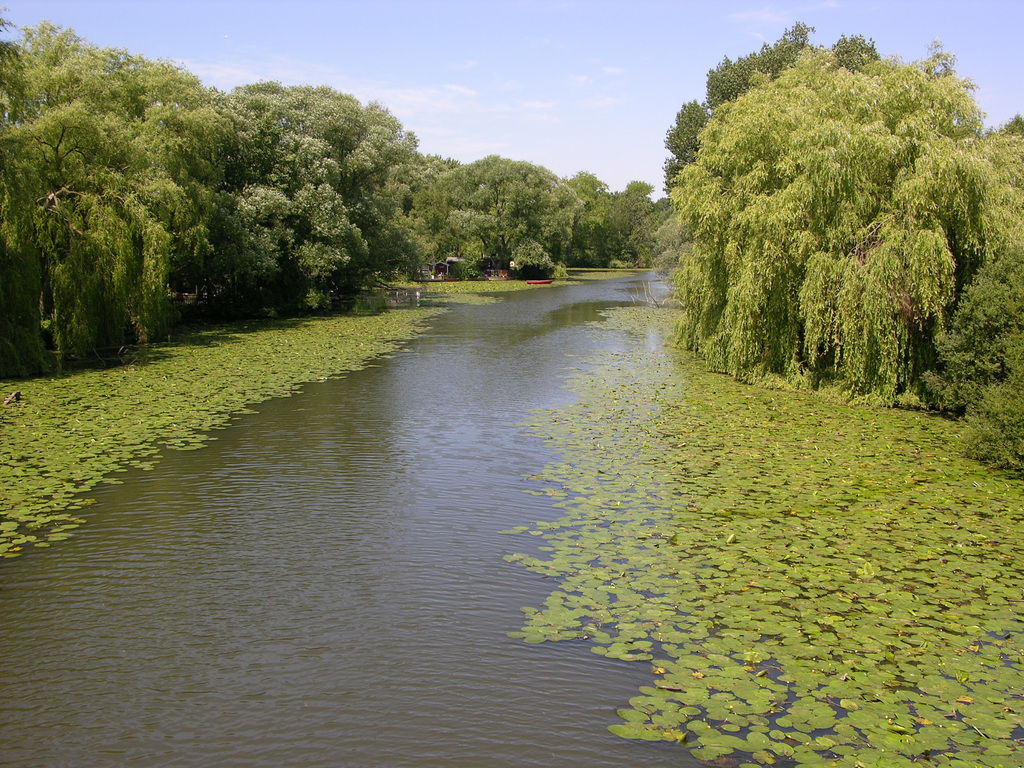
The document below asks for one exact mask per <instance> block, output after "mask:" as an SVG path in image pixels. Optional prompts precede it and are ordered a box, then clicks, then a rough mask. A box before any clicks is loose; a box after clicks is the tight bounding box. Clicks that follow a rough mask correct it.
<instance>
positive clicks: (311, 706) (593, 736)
mask: <svg viewBox="0 0 1024 768" xmlns="http://www.w3.org/2000/svg"><path fill="white" fill-rule="evenodd" d="M638 281H639V278H622V279H617V280H614V281H606V282H600V283H592V284H576V285H568V286H564V287H552V288H540V289H537V290H531V291H527V292H522V293H514V294H509V295H508V296H507V298H505V299H504V300H503V301H502V302H501V303H499V304H494V305H488V306H482V307H479V306H469V307H459V308H457V309H455V310H453V311H452V312H450V313H448V314H446V315H444V316H442V317H440V318H438V319H437V320H435V321H434V323H433V325H432V327H431V329H430V330H429V331H428V332H427V333H425V334H424V335H422V336H420V337H419V338H417V339H416V340H415V341H413V342H412V343H411V344H410V345H409V347H408V349H407V350H406V351H404V352H401V353H398V354H397V355H395V356H394V357H392V358H390V359H385V360H381V361H379V364H378V365H376V366H375V367H371V368H368V369H366V370H363V371H360V372H357V373H355V374H352V375H349V376H348V377H346V378H343V379H337V380H332V381H328V382H324V383H320V384H313V385H310V386H308V387H307V388H306V389H305V390H304V391H303V392H302V393H301V394H299V395H296V396H294V397H290V398H284V399H280V400H274V401H270V402H267V403H264V404H263V405H261V406H259V407H258V409H257V411H258V413H256V414H255V415H247V416H244V417H240V418H238V419H237V420H236V421H235V422H233V424H232V425H231V426H230V427H229V428H228V429H226V430H224V431H221V432H219V433H218V437H219V439H218V440H217V441H215V442H213V443H211V444H210V445H209V446H208V447H206V448H204V449H202V450H199V451H192V452H176V451H169V452H167V453H165V454H164V456H163V458H162V459H161V461H160V463H159V464H158V465H157V468H156V469H155V470H152V471H149V472H132V473H128V474H126V475H124V477H125V484H124V485H119V486H109V487H105V488H103V489H100V490H99V491H98V492H97V493H96V494H94V495H95V496H96V497H97V499H98V503H97V504H96V505H95V506H93V507H91V508H90V509H89V511H88V516H89V519H90V523H89V525H87V526H85V527H83V528H82V529H80V532H79V533H78V534H77V535H76V536H74V537H73V538H72V539H71V540H69V541H67V542H63V543H61V544H59V545H57V546H55V547H54V548H52V549H50V550H47V551H45V552H42V551H39V552H38V553H35V554H31V555H30V556H28V557H25V558H20V559H17V560H11V561H5V562H4V563H3V566H2V568H0V599H2V606H3V610H2V613H0V668H2V669H3V675H4V678H3V679H4V684H3V688H2V693H0V750H2V751H0V765H4V766H122V765H131V766H171V765H173V766H213V765H218V766H230V765H237V766H267V767H270V766H274V767H276V766H374V767H376V766H383V767H387V766H452V767H456V768H457V767H459V766H467V767H468V766H473V767H474V768H476V767H478V766H668V765H671V766H693V765H696V762H695V761H693V760H692V759H691V758H689V756H688V755H687V754H686V753H685V751H683V750H680V749H673V748H671V747H669V746H667V745H662V744H646V743H634V742H627V741H624V740H620V739H618V738H616V737H614V736H612V735H611V734H609V733H608V732H607V730H606V727H607V725H609V724H611V723H615V722H618V718H617V717H616V715H615V710H616V708H618V707H620V706H624V704H625V702H626V700H627V699H628V698H629V697H631V696H633V695H636V693H637V687H638V686H639V685H642V684H647V683H649V682H650V675H649V670H648V666H647V664H645V663H634V664H630V663H626V662H618V661H614V660H608V659H604V658H601V657H598V656H596V655H595V654H592V653H590V651H589V648H588V647H587V645H586V644H584V643H559V644H546V645H541V646H531V645H526V644H524V643H522V642H521V641H519V640H513V639H510V638H508V637H507V633H508V632H510V631H514V630H517V629H519V627H520V624H521V611H520V609H521V607H522V606H528V605H538V604H539V603H540V602H542V601H543V600H544V598H545V597H546V596H547V594H548V593H549V591H550V589H551V587H552V586H553V585H552V584H551V583H550V582H546V581H545V580H544V579H543V578H541V577H539V576H537V575H534V574H531V573H529V572H528V571H526V570H525V569H523V568H521V567H520V566H516V565H511V564H508V563H506V562H504V560H503V559H502V557H503V556H504V555H505V554H508V553H510V552H515V551H529V550H530V548H531V547H533V546H535V545H536V543H537V541H536V539H534V538H533V537H528V536H509V535H502V534H500V533H499V531H501V530H503V529H505V528H508V527H510V526H514V525H521V524H526V523H530V522H533V521H536V520H543V519H553V518H555V517H558V514H557V510H556V509H554V508H552V506H551V503H550V501H548V500H545V499H544V498H542V497H535V496H531V495H529V494H527V493H526V492H525V491H526V490H529V489H531V488H533V487H534V486H533V485H532V484H531V481H530V480H529V479H528V477H527V476H529V475H530V474H532V473H535V472H537V471H538V470H539V469H540V468H541V467H542V466H543V465H544V464H545V463H546V462H547V461H549V460H550V459H551V457H550V455H549V454H548V452H547V448H546V447H545V445H544V444H543V443H542V442H541V441H540V440H538V439H536V438H533V437H531V436H529V435H527V434H526V433H525V432H524V430H523V429H522V428H521V426H520V425H521V424H522V422H523V421H524V420H525V419H526V418H527V417H528V413H529V410H530V409H532V408H537V407H552V406H556V405H557V404H558V403H559V402H564V401H566V400H567V399H568V397H569V395H568V394H567V393H566V392H565V391H564V390H563V389H562V388H561V386H562V384H563V383H564V381H565V378H566V376H567V375H568V372H569V369H570V368H572V367H574V366H576V367H578V366H580V365H583V364H585V361H586V359H587V356H588V355H589V354H590V353H591V352H593V351H595V345H596V344H598V343H602V344H607V343H608V339H607V338H605V339H599V338H598V336H597V335H596V334H595V333H594V332H593V330H592V328H590V327H587V326H585V325H584V323H586V322H587V321H592V320H597V319H599V318H600V316H599V310H601V309H602V308H606V307H610V306H614V305H616V304H619V303H625V302H629V301H631V299H632V296H633V295H634V294H636V293H637V292H638V291H639V292H642V286H641V284H640V283H639V282H638ZM611 343H621V341H620V342H616V340H615V339H614V338H613V339H612V341H611Z"/></svg>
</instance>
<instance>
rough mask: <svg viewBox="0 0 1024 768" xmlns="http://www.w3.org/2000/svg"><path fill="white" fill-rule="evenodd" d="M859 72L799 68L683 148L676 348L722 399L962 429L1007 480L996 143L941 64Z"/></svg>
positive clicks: (1020, 445) (1008, 179) (1015, 336)
mask: <svg viewBox="0 0 1024 768" xmlns="http://www.w3.org/2000/svg"><path fill="white" fill-rule="evenodd" d="M841 42H842V41H841ZM870 54H871V50H870V49H867V48H865V47H864V46H863V45H861V44H856V45H851V44H849V41H847V43H846V44H844V46H840V45H839V44H837V46H836V47H835V48H834V49H833V50H832V51H826V50H821V49H809V48H808V49H805V50H804V51H803V53H801V54H800V55H799V57H798V59H797V61H796V63H794V64H792V65H791V66H789V67H787V68H786V69H785V70H784V71H782V73H781V74H780V75H778V77H777V78H775V79H768V78H762V79H761V80H760V81H758V82H756V83H755V84H754V85H753V87H749V88H747V89H746V91H745V92H743V93H742V95H740V96H738V97H737V98H735V99H734V100H731V101H726V102H723V103H720V104H719V105H718V106H717V107H716V109H715V111H714V113H713V114H712V115H711V116H710V118H709V120H708V122H707V124H706V125H705V126H704V127H703V128H702V129H701V130H700V131H699V149H698V150H697V151H696V152H695V153H694V154H693V159H692V162H689V163H687V164H685V165H682V166H681V171H680V172H679V174H678V176H677V177H676V179H675V181H676V186H675V188H674V190H673V199H674V201H675V203H676V205H677V208H678V210H679V212H680V214H681V216H682V220H683V222H682V226H683V227H684V228H685V229H687V230H688V233H689V234H691V235H692V237H693V240H694V243H693V245H692V249H686V250H678V251H677V252H678V253H680V255H681V258H680V261H679V272H678V275H677V289H678V297H679V299H680V301H681V303H682V306H683V310H684V315H683V319H682V321H681V322H680V324H679V329H678V340H679V342H680V343H681V344H682V345H683V346H686V347H688V348H690V349H694V350H697V351H699V352H701V353H702V354H703V355H704V357H705V358H706V359H707V360H708V362H709V364H710V365H711V366H712V368H714V369H715V370H719V371H724V372H728V373H731V374H733V375H734V376H737V377H739V378H742V379H746V380H761V381H763V380H767V379H770V378H773V377H781V378H784V379H786V380H788V381H790V382H798V381H799V382H804V383H809V384H810V385H812V386H821V385H823V384H828V385H835V386H839V387H841V388H843V389H844V390H845V391H847V392H849V393H852V394H857V395H864V396H869V397H871V398H872V399H874V400H876V401H880V402H884V403H895V402H915V403H916V402H922V401H923V402H925V403H929V404H934V405H939V406H942V407H946V408H950V409H953V410H955V411H959V412H961V413H963V412H966V413H967V414H968V423H969V425H970V433H969V441H968V442H969V450H970V452H971V453H972V454H973V455H975V456H977V457H979V458H983V459H985V460H987V461H990V462H992V463H994V464H997V465H999V466H1003V467H1007V468H1012V469H1017V470H1020V469H1022V468H1024V396H1022V389H1021V383H1022V378H1021V374H1020V373H1019V371H1020V363H1019V360H1020V359H1021V354H1022V348H1021V342H1020V338H1021V334H1020V330H1019V329H1020V328H1021V309H1022V305H1021V298H1020V290H1021V289H1020V285H1021V284H1022V277H1024V273H1022V272H1021V270H1020V255H1019V254H1020V253H1021V252H1022V243H1024V228H1022V226H1021V222H1022V221H1024V218H1022V213H1024V198H1022V195H1021V183H1020V182H1021V179H1022V177H1024V152H1022V147H1021V144H1020V140H1019V138H1018V137H1017V136H1016V135H1015V132H1014V126H1015V123H1014V122H1013V121H1011V123H1010V124H1008V125H1007V126H1005V127H1004V128H1003V129H1002V130H1001V131H999V132H986V131H985V130H984V128H983V124H982V116H981V114H980V112H979V110H978V108H977V106H976V104H975V101H974V98H973V92H972V91H973V86H972V85H971V84H970V83H969V82H967V81H965V80H962V79H960V78H959V77H957V75H956V73H955V71H954V70H953V59H952V57H951V56H950V55H948V54H946V53H945V52H943V51H942V50H941V48H937V49H936V50H934V51H933V53H932V55H931V57H930V58H928V59H927V60H925V61H922V62H919V63H917V64H904V63H901V62H899V61H896V60H887V61H880V60H877V58H876V57H872V56H871V55H870ZM851 57H852V58H851ZM755 80H756V78H755ZM976 276H977V280H976V279H975V277H976Z"/></svg>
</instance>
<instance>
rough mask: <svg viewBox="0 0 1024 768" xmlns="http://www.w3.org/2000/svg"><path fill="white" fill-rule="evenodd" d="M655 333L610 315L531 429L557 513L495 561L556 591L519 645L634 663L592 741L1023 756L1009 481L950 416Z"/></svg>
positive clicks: (770, 751) (820, 755) (1023, 554)
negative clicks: (831, 392)
mask: <svg viewBox="0 0 1024 768" xmlns="http://www.w3.org/2000/svg"><path fill="white" fill-rule="evenodd" d="M671 323H672V313H670V312H667V311H665V310H654V309H650V308H628V309H619V310H615V311H614V312H613V313H612V317H611V319H610V320H609V321H608V322H607V323H604V324H602V325H601V326H600V327H599V330H597V331H596V332H600V333H609V334H614V333H618V334H627V335H628V337H629V338H630V339H631V341H630V343H626V344H621V343H620V344H609V345H607V347H608V351H607V352H605V353H602V356H600V357H599V358H598V359H597V360H595V361H592V363H590V364H588V365H586V366H585V367H584V368H581V370H580V371H579V373H578V374H577V375H575V376H574V378H573V380H572V389H573V390H574V392H575V394H576V399H575V401H574V402H573V403H572V404H570V405H568V406H566V407H565V408H563V409H559V410H554V411H550V412H544V413H540V414H537V416H536V418H535V419H534V420H533V422H532V425H533V429H534V430H535V431H536V432H537V433H538V434H541V435H543V436H545V437H546V438H548V439H549V440H551V441H552V442H553V444H554V446H555V448H556V452H557V453H558V454H559V455H561V456H563V457H564V461H563V462H562V463H558V464H553V465H551V466H548V467H546V468H545V469H544V471H543V472H542V473H541V474H540V475H538V476H537V479H538V480H539V481H540V482H541V483H542V484H543V490H539V491H537V492H538V493H546V494H548V495H550V496H551V497H552V498H553V500H554V503H555V505H556V506H557V507H558V508H560V509H562V510H563V511H564V513H565V516H564V517H563V518H561V519H560V520H557V521H555V522H550V523H540V524H538V525H536V526H534V527H532V528H531V529H530V533H533V534H536V535H537V536H540V537H542V538H543V539H546V541H545V545H546V546H543V547H541V551H542V554H541V555H540V556H536V557H535V556H527V555H514V556H510V559H512V560H516V561H520V562H522V563H524V564H525V565H526V566H528V567H529V568H531V569H532V570H534V571H536V572H538V573H542V574H545V575H547V576H550V577H554V578H557V579H558V580H559V585H558V588H557V589H555V590H554V591H553V592H552V593H551V595H550V596H549V597H548V599H547V600H546V602H545V604H544V605H543V606H541V607H539V608H528V609H526V614H527V618H526V623H525V626H524V627H523V630H522V632H520V633H517V634H516V636H518V637H521V638H523V639H524V640H525V641H526V642H531V643H539V642H545V641H557V640H586V641H588V642H590V643H591V644H592V650H593V651H594V652H595V653H597V654H600V655H603V656H606V657H610V658H615V659H622V660H634V661H642V662H644V663H649V664H651V668H652V679H651V684H650V685H648V686H644V687H642V688H641V689H640V690H639V691H638V694H637V696H635V697H634V698H632V699H631V700H630V701H629V702H628V706H623V707H622V708H621V709H620V710H619V715H620V717H621V722H619V723H617V724H614V725H611V726H610V730H611V731H612V732H613V733H616V734H618V735H620V736H623V737H626V738H632V739H646V740H669V741H677V742H680V743H681V744H684V745H686V746H688V747H690V748H692V749H693V754H694V755H695V756H696V757H698V758H699V759H701V760H703V761H707V763H708V764H709V765H716V766H717V765H723V766H725V765H728V766H754V765H772V764H796V765H835V766H850V767H853V766H886V767H889V766H911V765H919V764H921V761H924V762H925V763H926V764H928V765H935V766H961V767H963V768H967V766H1019V765H1021V764H1022V763H1024V746H1022V744H1024V727H1022V718H1024V590H1022V584H1024V525H1022V514H1021V513H1022V511H1024V483H1021V482H1020V481H1019V480H1014V479H1012V478H1010V477H1008V476H1005V475H1001V474H998V473H995V472H991V471H986V470H985V469H983V468H981V467H980V466H979V465H978V464H975V463H973V462H970V461H968V460H965V459H962V458H959V457H958V456H956V455H955V451H956V443H957V441H958V436H957V433H956V432H957V429H958V424H957V423H955V422H951V421H947V420H943V419H939V418H936V417H934V416H932V415H929V414H927V413H923V412H910V411H893V410H881V409H870V408H867V407H852V406H844V405H837V404H836V403H831V402H826V401H825V400H823V399H821V398H817V397H815V396H814V395H812V394H805V393H794V392H779V391H770V390H764V389H759V388H755V387H750V386H746V385H743V384H740V383H737V382H735V381H734V380H732V379H731V378H729V377H726V376H722V375H717V374H712V373H708V372H707V371H706V369H705V368H704V367H703V366H702V364H701V363H700V362H699V361H697V360H696V359H695V358H693V357H691V356H689V355H687V354H685V353H681V352H677V351H672V350H666V349H659V348H657V345H656V344H655V345H654V346H652V344H651V341H652V334H651V328H652V327H657V328H659V329H660V333H661V334H668V333H670V326H671ZM517 530H520V531H521V530H523V529H517Z"/></svg>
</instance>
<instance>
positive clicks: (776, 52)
mask: <svg viewBox="0 0 1024 768" xmlns="http://www.w3.org/2000/svg"><path fill="white" fill-rule="evenodd" d="M813 31H814V29H813V28H812V27H809V26H807V25H806V24H802V23H799V22H798V23H796V24H794V25H793V26H792V27H791V28H790V29H787V30H786V31H785V33H783V35H782V37H781V38H779V39H778V40H776V41H775V44H774V45H768V43H765V44H764V45H762V46H761V50H760V51H758V52H756V53H751V54H749V55H747V56H742V57H740V58H739V59H737V60H736V61H733V60H732V59H730V58H729V57H728V56H726V57H725V58H724V59H722V61H721V62H720V63H719V65H718V66H717V67H715V68H714V69H712V70H711V71H709V72H708V76H707V86H706V96H705V99H704V101H703V102H702V103H700V102H697V101H696V100H694V101H690V102H688V103H686V104H684V105H683V106H682V108H681V109H680V110H679V112H678V114H677V115H676V122H675V124H674V125H673V126H672V127H671V128H670V129H669V131H668V133H667V134H666V136H665V148H666V149H668V151H669V157H668V159H667V160H666V161H665V189H667V190H669V191H671V190H672V188H673V187H674V186H675V184H676V176H677V175H678V173H679V171H681V170H682V169H683V168H684V167H686V166H687V165H689V164H690V163H693V162H695V161H696V159H697V152H698V151H699V150H700V132H701V130H703V128H704V126H705V125H707V123H708V120H710V119H711V116H712V115H713V114H714V112H715V110H716V109H718V108H719V107H720V106H722V105H723V104H726V103H728V102H731V101H735V100H736V99H738V98H739V97H740V96H742V95H743V94H744V93H746V92H747V91H749V90H750V89H751V88H752V87H753V86H754V85H755V84H757V83H762V82H764V81H766V80H774V79H776V78H777V77H779V75H781V74H782V73H783V72H784V71H785V70H787V69H789V68H790V67H791V66H793V65H794V64H795V63H796V62H797V60H798V59H799V57H800V54H801V53H802V52H803V51H804V50H806V49H807V48H808V47H810V35H811V33H812V32H813ZM831 50H832V53H833V54H835V59H836V63H837V64H838V65H839V66H840V67H843V68H845V69H849V70H851V71H854V72H856V71H859V70H860V69H862V68H863V67H864V66H865V65H866V64H867V63H868V62H871V61H877V60H878V59H879V56H878V51H877V50H876V49H875V43H874V41H873V40H865V39H864V38H863V37H861V36H860V35H854V36H853V37H847V36H846V35H843V36H842V37H840V38H839V40H837V41H836V43H835V44H834V45H833V46H832V49H831Z"/></svg>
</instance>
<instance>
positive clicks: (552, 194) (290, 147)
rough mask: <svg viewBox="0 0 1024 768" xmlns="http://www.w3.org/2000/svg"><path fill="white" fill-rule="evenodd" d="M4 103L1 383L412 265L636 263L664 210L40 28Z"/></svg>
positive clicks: (6, 78)
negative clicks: (468, 158) (191, 320)
mask: <svg viewBox="0 0 1024 768" xmlns="http://www.w3.org/2000/svg"><path fill="white" fill-rule="evenodd" d="M0 24H2V25H3V26H4V27H6V26H7V25H6V23H4V22H2V21H0ZM0 100H2V107H3V113H2V114H3V122H2V124H0V164H2V165H0V217H2V221H0V377H9V376H23V375H28V374H32V373H37V372H39V371H42V370H44V369H45V368H46V366H47V365H48V362H49V361H50V360H51V359H52V358H53V356H54V353H57V354H59V355H63V356H67V355H70V356H81V355H91V354H93V353H94V352H95V351H96V350H103V349H105V348H117V347H119V346H120V345H122V344H125V343H126V342H145V341H148V340H153V339H159V338H162V337H164V336H165V335H166V334H167V332H168V331H169V329H170V328H171V327H172V326H173V324H174V323H175V322H176V321H177V320H178V318H179V317H180V316H181V314H182V313H183V312H189V313H196V312H199V313H202V314H204V315H206V316H210V317H217V318H231V317H239V316H251V315H261V314H278V313H296V312H303V311H313V310H319V309H324V308H328V307H330V306H331V305H332V303H335V302H337V301H338V300H339V299H341V298H342V297H345V296H346V295H351V294H353V293H355V292H358V291H359V290H360V289H362V288H365V287H367V286H372V285H375V284H378V283H381V282H387V281H390V280H394V279H396V278H409V277H413V276H415V275H417V274H418V273H419V272H420V270H421V269H422V267H423V265H425V264H431V263H437V262H445V266H446V267H448V266H450V268H451V269H452V270H453V271H457V272H460V273H461V274H463V275H465V276H472V275H475V274H479V273H480V271H481V270H483V269H485V268H493V269H498V270H502V271H508V270H509V267H510V264H511V263H512V262H514V263H515V269H514V270H513V275H515V274H516V272H518V273H519V274H521V275H522V276H540V275H551V274H554V273H555V272H556V271H558V270H560V269H564V267H566V266H588V267H607V266H609V265H613V266H614V265H622V266H633V265H637V266H644V265H648V264H650V263H651V259H652V247H653V240H654V236H653V233H654V230H655V229H656V228H657V226H658V225H659V224H660V223H661V222H662V221H663V220H664V219H665V218H666V217H667V216H668V205H667V201H664V202H663V203H662V204H661V205H657V204H655V203H654V202H652V201H651V199H650V197H649V195H650V194H651V192H652V191H653V188H652V187H651V186H650V185H648V184H643V183H640V182H634V183H633V184H630V185H629V186H628V187H627V188H626V189H625V190H624V191H622V192H611V191H610V190H609V189H608V187H607V185H605V184H604V183H602V182H601V181H600V180H598V179H597V178H595V177H594V176H592V175H591V174H588V173H580V174H578V175H577V176H575V177H573V178H572V179H568V180H566V179H560V178H558V177H557V176H555V175H554V174H553V173H551V172H550V171H548V170H547V169H545V168H542V167H540V166H537V165H533V164H530V163H527V162H516V161H512V160H508V159H505V158H500V157H496V156H493V157H487V158H484V159H483V160H480V161H478V162H475V163H472V164H468V165H461V164H460V163H458V162H456V161H453V160H449V159H443V158H439V157H434V156H425V155H423V154H421V153H419V152H418V151H417V142H416V138H415V136H413V135H412V134H411V133H409V132H408V131H406V130H404V129H403V127H402V125H401V124H400V123H399V121H398V120H397V119H395V117H394V116H393V115H391V114H390V113H389V112H388V110H387V109H385V108H384V107H383V106H381V105H380V104H376V103H371V104H368V105H363V104H361V103H359V102H358V101H357V100H356V99H355V98H354V97H352V96H349V95H346V94H342V93H338V92H336V91H334V90H332V89H330V88H327V87H312V86H301V87H284V86H282V85H280V84H279V83H270V82H264V83H256V84H252V85H247V86H243V87H241V88H238V89H236V90H234V91H232V92H231V93H227V94H225V93H222V92H220V91H217V90H215V89H211V88H206V87H204V86H203V85H202V84H201V83H200V81H199V79H198V78H196V77H195V76H194V75H192V74H190V73H189V72H187V71H186V70H184V69H182V68H181V67H178V66H175V65H173V64H170V63H168V62H166V61H153V60H150V59H147V58H144V57H142V56H137V55H133V54H130V53H128V52H126V51H123V50H118V49H110V48H98V47H96V46H94V45H92V44H90V43H88V42H87V41H85V40H83V39H81V38H79V37H77V36H76V35H75V34H74V33H73V32H71V31H68V30H64V29H61V28H58V27H55V26H52V25H49V24H43V25H40V26H39V27H36V28H34V29H29V30H26V31H25V32H24V35H23V37H22V39H21V40H19V41H7V42H3V43H0Z"/></svg>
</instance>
